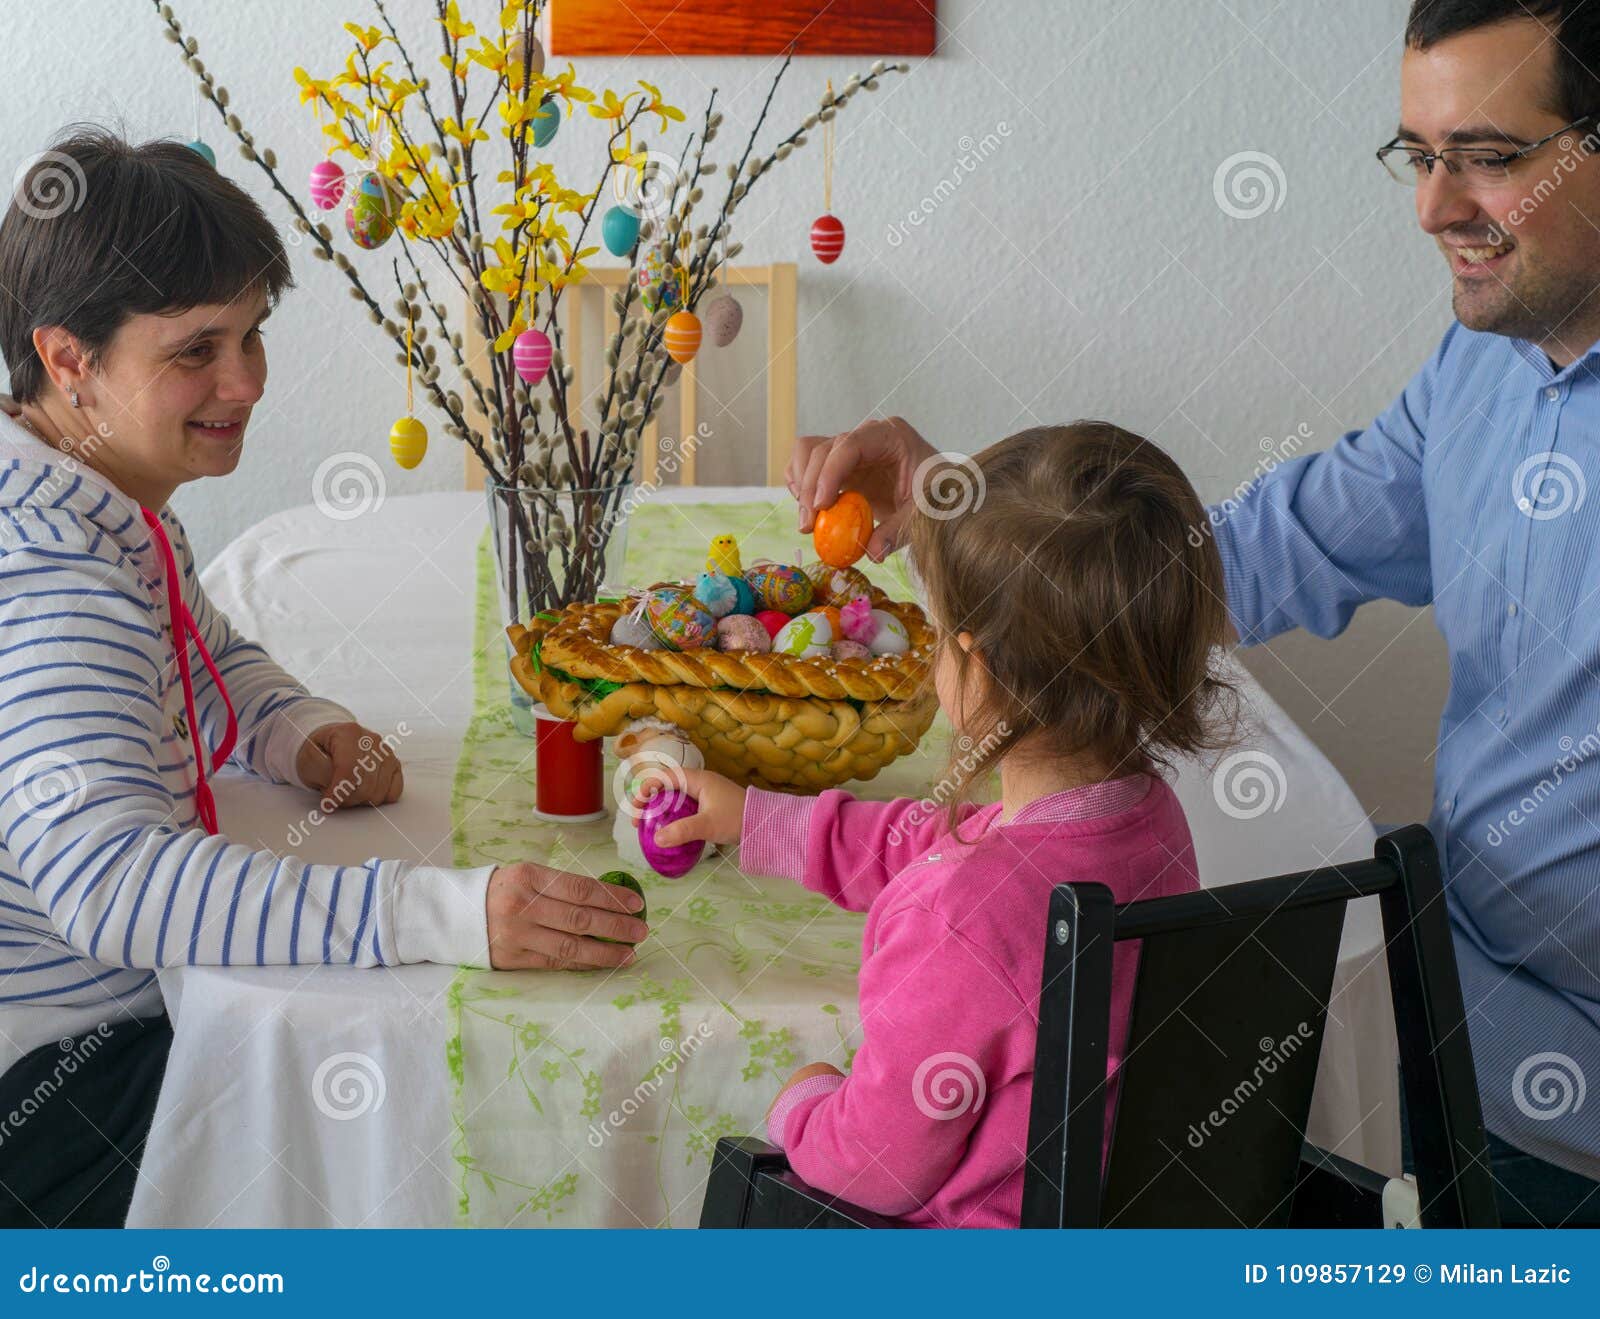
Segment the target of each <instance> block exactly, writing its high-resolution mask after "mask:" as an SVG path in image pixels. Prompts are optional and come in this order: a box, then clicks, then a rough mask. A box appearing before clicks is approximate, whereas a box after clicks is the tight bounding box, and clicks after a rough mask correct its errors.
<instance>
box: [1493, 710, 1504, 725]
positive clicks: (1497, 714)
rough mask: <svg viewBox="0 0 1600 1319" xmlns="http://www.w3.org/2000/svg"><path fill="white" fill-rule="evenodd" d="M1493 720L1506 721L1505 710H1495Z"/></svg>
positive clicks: (1501, 722) (1497, 721) (1498, 722)
mask: <svg viewBox="0 0 1600 1319" xmlns="http://www.w3.org/2000/svg"><path fill="white" fill-rule="evenodd" d="M1494 721H1495V723H1497V724H1503V723H1505V721H1506V712H1505V711H1504V710H1496V711H1495V712H1494Z"/></svg>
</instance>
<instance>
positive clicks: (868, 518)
mask: <svg viewBox="0 0 1600 1319" xmlns="http://www.w3.org/2000/svg"><path fill="white" fill-rule="evenodd" d="M871 539H872V506H871V505H870V504H868V503H867V497H866V496H865V495H863V494H861V493H860V492H859V491H856V490H846V491H845V492H844V493H843V494H841V495H840V496H839V498H838V499H836V500H835V501H834V502H833V505H832V506H831V507H829V508H824V509H819V510H818V511H817V520H816V526H815V527H814V529H813V530H812V533H811V541H812V544H814V545H815V546H816V547H817V558H819V559H821V560H822V561H823V562H824V563H825V564H827V565H828V566H829V567H830V568H848V567H849V566H850V565H851V564H852V563H854V562H855V561H856V560H857V559H859V558H860V557H861V556H862V555H863V554H865V553H866V552H867V542H868V541H869V540H871Z"/></svg>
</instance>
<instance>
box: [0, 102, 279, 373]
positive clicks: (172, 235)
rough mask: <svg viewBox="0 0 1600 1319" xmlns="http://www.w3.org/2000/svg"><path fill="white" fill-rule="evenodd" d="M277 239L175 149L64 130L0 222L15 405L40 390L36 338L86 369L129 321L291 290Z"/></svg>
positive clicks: (272, 298)
mask: <svg viewBox="0 0 1600 1319" xmlns="http://www.w3.org/2000/svg"><path fill="white" fill-rule="evenodd" d="M293 284H294V278H293V276H292V275H291V274H290V272H289V259H288V255H287V254H286V253H285V251H284V248H283V240H282V239H281V238H280V237H279V235H278V231H277V230H276V229H274V228H273V226H272V222H271V221H270V220H268V219H267V217H266V214H265V213H264V212H263V211H262V209H261V207H260V206H258V205H257V204H256V203H255V201H254V200H253V199H252V198H251V196H250V195H249V194H248V193H247V192H245V191H244V189H242V188H240V187H239V186H238V185H237V184H236V183H233V182H231V181H230V180H228V179H226V178H224V177H223V176H222V175H221V174H219V173H217V171H216V169H215V167H213V166H212V165H210V164H209V163H208V162H207V161H206V160H205V159H204V158H203V157H202V156H200V155H199V154H197V153H196V152H194V151H192V150H191V149H190V148H189V147H187V146H185V145H183V144H182V143H181V142H172V141H157V142H146V143H143V144H142V145H140V146H135V145H133V144H132V143H130V142H127V141H125V140H124V139H123V138H121V137H118V136H117V135H116V134H115V133H112V132H108V131H106V130H104V129H100V128H92V127H79V128H74V129H71V130H69V133H68V135H67V136H65V137H63V138H61V139H60V140H58V141H57V142H56V143H55V145H54V146H52V147H51V148H50V149H49V150H48V151H46V152H44V153H43V154H41V155H40V156H39V157H38V158H37V159H35V160H34V161H33V162H32V164H30V165H29V166H28V168H27V169H26V170H25V171H23V173H22V174H21V175H20V176H19V178H18V180H17V184H16V187H15V190H14V192H13V195H12V198H11V205H10V206H9V207H8V208H7V209H6V214H5V219H4V220H3V221H0V355H3V356H4V357H5V361H6V366H7V368H8V369H9V371H10V373H11V393H12V394H13V395H14V396H15V397H16V398H17V400H18V401H19V402H22V403H29V402H33V401H34V400H35V399H37V398H38V396H39V395H40V393H41V392H42V390H43V389H44V386H45V383H46V378H45V372H44V363H43V362H41V361H40V360H39V355H38V353H37V352H36V351H35V350H34V347H33V332H34V331H35V330H36V329H38V328H39V327H40V326H47V325H59V326H62V327H64V328H65V329H66V330H68V331H69V332H70V333H71V334H72V335H73V336H74V337H75V338H76V339H77V340H78V341H79V342H80V343H81V344H82V345H83V346H84V349H85V351H86V352H87V353H88V356H89V360H90V363H91V364H93V363H94V362H95V361H96V360H97V358H98V357H99V355H100V353H101V352H103V351H104V349H105V347H106V345H107V344H109V343H110V342H111V339H112V337H113V336H114V335H115V334H116V332H117V330H118V329H119V328H120V327H121V325H122V324H123V322H124V321H126V320H127V319H128V318H129V317H131V316H137V315H143V314H148V313H152V312H161V313H168V314H175V313H178V312H184V311H187V310H189V309H190V308H191V307H199V306H207V305H211V304H213V303H218V304H220V303H227V302H232V301H233V300H234V299H235V298H237V297H239V296H240V295H241V294H243V293H247V292H250V291H252V290H256V289H260V290H262V291H264V292H265V293H266V295H267V300H268V304H269V306H270V305H271V304H273V303H276V302H277V300H278V298H279V297H280V296H281V295H282V293H283V292H284V290H285V289H288V288H290V287H292V286H293Z"/></svg>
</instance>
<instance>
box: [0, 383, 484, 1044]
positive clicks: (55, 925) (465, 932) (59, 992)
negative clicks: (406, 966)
mask: <svg viewBox="0 0 1600 1319" xmlns="http://www.w3.org/2000/svg"><path fill="white" fill-rule="evenodd" d="M52 458H53V455H52V453H51V451H50V450H48V449H46V448H45V447H44V446H43V445H41V444H40V443H39V442H38V441H36V440H34V439H33V438H32V437H31V436H28V435H27V434H26V432H24V431H22V430H21V428H20V427H18V426H17V425H16V424H15V423H14V422H12V421H11V420H10V419H9V418H7V417H5V416H4V415H3V414H0V711H3V714H0V1070H3V1068H4V1067H5V1066H8V1065H9V1063H10V1062H11V1061H14V1060H15V1058H16V1057H19V1056H20V1055H21V1053H23V1052H25V1051H26V1050H27V1049H28V1048H32V1047H36V1046H37V1045H38V1044H40V1043H42V1042H44V1041H46V1040H50V1039H54V1038H57V1036H58V1035H60V1034H62V1033H70V1031H71V1029H72V1028H74V1027H78V1028H81V1027H82V1022H83V1019H84V1014H85V1013H95V1012H98V1013H100V1018H99V1019H104V1017H105V1015H106V1014H107V1013H115V1012H120V1011H128V1012H132V1013H134V1014H135V1015H148V1014H150V1013H153V1012H155V1011H158V1010H159V999H158V997H157V995H156V990H155V984H154V982H155V970H156V969H158V968H160V967H164V966H174V965H183V964H196V963H205V964H213V965H224V966H227V965H252V966H255V965H277V964H284V965H301V964H307V963H324V962H325V963H335V964H339V965H347V966H364V967H370V966H378V965H384V964H395V963H398V962H402V961H421V960H443V961H457V960H460V961H474V962H477V963H479V964H486V954H487V941H486V935H485V932H484V914H483V910H484V909H483V896H484V889H485V887H486V884H487V875H488V868H486V867H485V868H480V869H478V870H474V871H454V870H444V869H439V868H436V867H430V866H420V865H415V864H412V863H408V862H399V861H382V860H378V859H376V858H374V859H370V860H368V861H366V862H364V863H362V864H359V865H342V866H341V865H312V864H308V863H305V862H303V861H300V860H299V859H298V858H296V857H294V856H280V855H277V854H275V853H272V852H269V851H265V850H258V849H255V848H251V847H246V846H243V845H241V844H238V843H234V842H230V841H229V840H228V838H227V837H226V832H225V831H226V828H227V821H226V819H224V820H223V821H222V822H221V823H222V828H223V830H224V833H223V834H221V835H219V836H215V837H212V836H209V835H207V834H206V833H205V832H204V830H203V829H202V827H201V826H200V823H199V819H198V815H197V813H196V809H195V795H194V794H195V781H196V776H195V762H194V752H193V747H192V745H191V741H190V738H189V737H188V735H187V732H186V730H185V723H184V702H183V688H182V684H181V681H180V679H179V677H178V671H177V665H176V660H175V657H174V652H173V643H172V631H171V626H170V620H169V619H168V617H167V605H166V587H165V583H164V580H163V576H164V570H163V567H162V564H161V556H160V554H159V552H158V551H157V549H156V548H155V546H154V545H153V544H152V542H151V540H150V538H149V531H148V529H147V528H146V527H145V525H144V524H143V521H142V519H141V517H140V514H139V509H138V506H137V504H136V503H134V502H133V501H132V500H130V499H128V498H127V497H126V496H124V495H122V494H121V493H120V492H119V491H117V490H115V489H113V488H111V487H110V486H109V485H108V484H106V483H104V482H103V480H101V479H100V478H98V477H96V476H95V475H94V474H93V473H92V472H89V471H87V470H85V469H82V468H81V467H80V468H77V469H76V470H69V469H68V467H66V466H64V465H63V466H56V465H52V461H51V460H52ZM161 518H162V522H163V524H164V525H165V527H166V530H167V534H168V537H169V538H170V540H171V542H172V546H173V551H174V553H175V555H176V557H177V560H178V563H179V567H180V571H181V572H182V574H183V594H184V598H185V600H186V602H187V603H188V606H189V609H190V611H191V613H192V614H193V615H194V619H195V623H196V626H197V627H198V629H199V631H200V633H201V635H202V636H203V637H204V639H205V643H206V646H207V648H208V649H209V650H210V652H211V654H212V656H213V657H214V658H215V661H216V664H217V667H218V669H219V671H220V672H221V674H222V677H223V681H224V683H225V684H226V686H227V689H228V692H229V695H230V696H231V698H232V700H233V704H234V709H235V711H236V712H237V716H238V723H239V745H238V749H237V750H236V752H235V754H234V763H237V764H240V765H242V766H243V767H245V768H247V769H248V770H250V771H251V772H252V773H255V774H257V775H260V776H262V777H264V778H267V779H270V780H272V781H274V782H277V783H283V784H292V785H295V786H296V787H297V788H298V787H300V786H303V785H300V784H299V781H298V779H297V778H296V775H295V772H294V764H295V759H296V756H297V753H298V751H299V748H300V745H301V743H302V741H303V740H304V738H305V736H306V735H307V734H308V733H310V732H311V731H312V730H314V729H316V728H318V727H320V726H322V725H324V724H327V723H332V722H342V721H346V720H350V719H352V718H353V716H352V715H351V714H350V712H349V711H347V710H345V709H344V708H343V707H342V706H339V705H336V704H334V703H333V702H330V701H324V700H319V699H317V698H314V697H312V696H310V695H308V694H307V692H306V690H305V688H304V687H302V686H301V685H300V684H299V683H298V682H296V681H295V680H294V679H293V678H291V677H290V676H289V675H288V674H287V673H285V672H284V671H283V670H282V669H281V668H279V667H278V665H276V664H275V663H274V662H273V661H272V660H271V659H270V658H269V657H268V655H267V654H266V652H265V651H263V650H262V649H261V647H260V646H258V645H256V644H254V643H253V642H250V641H247V640H246V639H245V638H243V637H241V636H240V635H238V633H236V632H235V631H234V630H233V627H232V626H231V624H230V623H229V621H228V619H227V618H226V616H225V615H223V614H222V613H221V612H220V611H218V610H217V609H215V608H214V607H213V606H212V604H211V602H210V601H209V600H208V599H207V598H206V596H205V593H204V592H203V591H202V590H201V587H200V583H199V579H198V577H197V575H196V573H195V568H194V559H193V555H192V554H191V552H190V549H189V545H188V541H187V538H186V537H185V536H184V533H183V528H182V526H181V525H180V524H179V522H178V520H177V518H176V517H175V516H174V515H173V514H172V513H171V511H170V510H164V511H163V512H162V514H161ZM190 668H191V673H192V678H193V681H194V685H195V703H196V711H197V713H198V715H199V718H200V723H201V729H202V740H203V742H204V743H205V744H206V745H207V746H215V745H217V744H218V743H219V742H220V740H221V737H222V735H223V730H224V726H225V723H226V717H227V716H226V709H225V707H224V705H223V702H222V699H221V696H220V694H219V692H218V691H217V688H216V685H215V683H214V682H213V681H212V679H211V676H210V674H209V673H208V672H207V671H206V669H205V667H204V665H202V664H201V663H200V662H199V658H198V654H197V652H194V651H191V653H190Z"/></svg>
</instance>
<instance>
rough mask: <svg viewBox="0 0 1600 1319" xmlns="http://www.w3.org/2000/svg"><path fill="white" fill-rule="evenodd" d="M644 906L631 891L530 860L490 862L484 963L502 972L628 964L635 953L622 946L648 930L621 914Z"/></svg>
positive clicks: (589, 969)
mask: <svg viewBox="0 0 1600 1319" xmlns="http://www.w3.org/2000/svg"><path fill="white" fill-rule="evenodd" d="M643 905H644V904H643V903H642V902H641V901H640V899H639V895H638V894H636V893H634V892H632V891H631V890H629V889H625V888H623V887H622V886H621V885H618V884H603V883H601V882H600V881H599V880H598V879H590V878H589V877H588V876H587V875H574V874H570V873H568V872H567V871H565V870H552V869H551V868H550V867H549V866H541V865H537V864H536V863H534V862H532V861H518V862H514V863H513V864H511V865H504V866H496V867H495V870H494V873H492V874H491V875H490V876H489V893H488V897H487V898H486V899H485V902H484V907H485V915H486V916H487V918H488V922H489V964H490V965H491V966H493V967H494V968H495V969H496V970H500V971H513V970H526V969H533V970H540V971H591V970H593V969H594V968H596V967H614V966H626V965H627V964H628V963H629V962H631V961H633V958H634V951H633V949H632V948H631V947H629V946H628V945H630V944H636V943H638V942H639V941H640V940H642V939H643V938H644V937H645V936H646V935H647V934H649V933H650V927H649V926H647V925H646V924H645V923H644V922H643V921H642V920H639V919H638V918H637V917H635V916H631V915H628V914H627V913H629V912H635V911H638V910H639V909H640V908H641V907H642V906H643ZM603 939H611V940H615V942H613V943H602V942H601V940H603Z"/></svg>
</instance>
